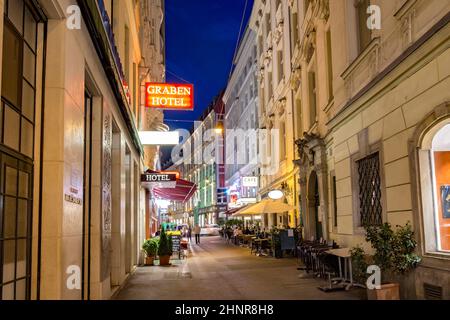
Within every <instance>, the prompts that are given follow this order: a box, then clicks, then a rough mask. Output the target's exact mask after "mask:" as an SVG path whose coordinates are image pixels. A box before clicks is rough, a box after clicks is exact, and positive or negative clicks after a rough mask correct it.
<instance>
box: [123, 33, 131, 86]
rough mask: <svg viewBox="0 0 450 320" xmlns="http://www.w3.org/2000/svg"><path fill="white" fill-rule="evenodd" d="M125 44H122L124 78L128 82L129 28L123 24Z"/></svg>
mask: <svg viewBox="0 0 450 320" xmlns="http://www.w3.org/2000/svg"><path fill="white" fill-rule="evenodd" d="M124 41H125V46H124V53H125V79H126V81H127V82H128V84H129V83H130V29H128V27H127V26H125V40H124Z"/></svg>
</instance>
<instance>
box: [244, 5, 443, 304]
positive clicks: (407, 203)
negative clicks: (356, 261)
mask: <svg viewBox="0 0 450 320" xmlns="http://www.w3.org/2000/svg"><path fill="white" fill-rule="evenodd" d="M369 4H370V5H374V6H376V7H375V9H374V8H373V7H372V9H373V11H369V12H367V7H366V5H369ZM378 9H380V11H379V12H378ZM449 11H450V1H448V0H445V1H440V0H430V1H425V0H395V1H392V0H376V1H375V0H374V1H370V2H369V1H357V2H355V1H350V0H333V1H327V0H311V1H296V0H293V1H286V2H284V1H276V0H267V1H255V5H254V8H253V12H252V16H251V19H250V25H251V27H252V28H253V29H254V30H255V32H256V34H257V39H256V43H257V45H258V57H259V59H258V62H259V77H260V78H259V79H260V84H259V90H260V100H261V107H260V123H261V125H262V126H264V125H266V126H267V127H269V128H270V127H271V126H272V125H275V124H278V123H282V121H283V119H284V118H283V112H279V111H282V110H283V107H281V110H280V107H277V102H280V98H281V99H282V100H281V101H285V103H283V105H284V104H285V106H286V112H285V113H284V114H285V115H286V117H287V118H286V119H289V117H291V118H292V120H286V125H287V127H286V128H287V130H286V132H287V136H286V140H287V145H286V156H287V159H289V162H291V160H295V161H294V163H295V165H296V168H297V169H296V170H298V171H297V172H298V173H296V178H295V183H296V188H295V189H296V192H295V197H294V198H298V200H299V202H298V203H296V206H297V207H298V208H299V211H300V219H301V221H302V224H303V226H304V236H305V237H306V238H307V239H310V238H315V239H318V238H324V239H327V240H334V241H336V242H337V243H338V244H339V245H340V246H341V247H352V246H355V245H357V244H362V245H363V247H365V248H366V249H367V250H369V252H370V250H371V248H370V245H369V244H368V243H366V242H365V232H364V228H362V226H361V220H362V219H369V220H370V219H372V220H370V221H378V223H379V222H389V223H391V225H393V226H396V225H405V224H406V223H407V222H410V223H411V224H412V226H413V228H414V231H415V233H416V236H417V240H418V243H419V248H418V253H419V254H420V255H421V257H422V263H421V264H420V266H419V267H418V268H417V269H416V271H415V272H414V273H413V274H412V275H411V276H410V277H408V278H406V279H404V280H403V282H404V286H403V293H402V294H403V296H404V297H410V298H411V297H417V298H426V297H429V296H430V294H433V292H441V297H442V298H447V299H448V298H449V294H450V292H449V291H448V288H449V287H450V283H449V282H448V281H449V271H450V260H449V256H448V251H445V250H440V249H439V236H438V235H436V232H435V231H433V230H436V225H435V223H437V222H436V221H437V220H435V219H437V218H435V217H436V216H435V214H436V210H437V209H436V208H437V207H436V203H437V202H435V204H433V200H432V199H433V197H434V198H435V199H436V192H435V191H434V193H433V188H434V187H433V185H432V183H431V181H434V180H432V177H431V176H430V172H433V170H434V169H433V168H432V165H431V163H430V161H429V160H427V159H428V156H427V155H429V154H430V152H432V150H433V149H432V147H430V142H429V141H431V140H432V139H433V136H432V133H433V134H436V132H441V136H442V134H447V133H445V132H447V131H445V130H444V129H442V128H444V127H445V125H446V124H447V122H448V118H449V111H448V110H449V109H448V104H449V88H450V82H449V78H448V76H449V71H448V70H450V59H449V54H450V53H449V52H450V51H449V37H450V29H449V28H450V27H449V16H450V15H449ZM378 13H380V15H378ZM369 17H370V18H371V19H369ZM378 17H379V18H380V21H379V22H381V28H376V26H377V22H378V21H377V18H378ZM368 20H369V21H370V22H371V25H372V26H374V27H373V28H371V29H370V28H368V25H367V21H368ZM267 25H269V26H270V27H269V28H268V27H267ZM280 41H281V43H282V44H281V45H280ZM280 49H281V51H280ZM281 52H284V55H283V56H282V58H283V59H282V64H283V65H284V68H285V69H284V77H281V78H280V77H279V75H280V74H282V73H280V72H279V71H278V70H277V68H278V66H279V65H280V64H279V63H278V64H277V63H276V62H277V61H280V60H277V59H279V58H277V56H278V57H279V54H280V53H281ZM283 79H284V82H283ZM280 81H281V83H280V84H279V85H278V86H277V85H274V83H278V82H280ZM283 83H284V84H283ZM283 98H286V100H283ZM280 115H281V116H280ZM289 123H292V124H293V126H289V125H288V124H289ZM438 130H441V131H438ZM430 132H431V133H430ZM447 138H448V139H450V137H447ZM441 139H442V138H441ZM444 140H445V138H444ZM292 141H295V155H294V153H293V152H294V149H291V142H292ZM427 141H428V142H427ZM441 149H442V148H441ZM290 150H292V151H290ZM430 150H431V151H430ZM445 150H447V149H445V148H444V151H445ZM291 152H292V154H291ZM370 161H371V162H370ZM368 163H371V165H372V169H370V167H369V165H368ZM289 171H290V170H287V172H289ZM294 172H296V171H294ZM365 175H371V178H370V179H372V180H371V181H372V182H373V184H374V185H375V187H374V189H373V190H375V191H374V196H373V198H372V200H374V201H373V202H372V205H371V206H370V205H369V206H367V203H365V204H364V203H363V201H362V200H361V199H362V198H361V197H363V195H364V193H362V189H363V183H364V179H362V178H361V177H364V176H365ZM372 175H373V177H372ZM375 176H377V178H375ZM276 181H277V180H275V183H274V182H272V179H271V178H266V181H264V179H262V184H263V185H264V186H266V189H267V188H268V189H271V188H273V186H274V185H276ZM375 194H376V196H375ZM366 196H367V195H366ZM361 212H363V214H364V216H363V215H362V214H361ZM366 212H370V214H367V215H366ZM439 219H440V218H439ZM442 230H444V229H442ZM442 232H445V231H442ZM443 236H445V233H444V234H443ZM430 285H431V286H435V287H432V288H434V291H433V290H431V291H430ZM436 287H437V288H436ZM440 290H441V291H440ZM430 292H431V293H430Z"/></svg>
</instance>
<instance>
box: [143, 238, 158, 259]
mask: <svg viewBox="0 0 450 320" xmlns="http://www.w3.org/2000/svg"><path fill="white" fill-rule="evenodd" d="M158 241H159V239H158V238H151V239H147V240H145V241H144V244H143V245H142V249H143V250H144V251H145V254H146V258H145V264H146V265H150V266H151V265H153V261H154V260H155V256H156V254H157V253H158Z"/></svg>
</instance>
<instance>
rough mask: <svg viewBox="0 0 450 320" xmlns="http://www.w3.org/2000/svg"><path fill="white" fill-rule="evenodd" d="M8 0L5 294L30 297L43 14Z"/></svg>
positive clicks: (0, 227) (0, 107) (0, 245)
mask: <svg viewBox="0 0 450 320" xmlns="http://www.w3.org/2000/svg"><path fill="white" fill-rule="evenodd" d="M30 3H31V1H23V0H9V1H5V16H4V23H3V59H2V63H3V64H2V79H3V81H2V86H1V104H0V119H1V121H0V144H2V152H0V165H1V166H0V300H12V299H16V300H23V299H29V298H30V279H31V261H30V260H31V259H30V257H31V223H30V222H31V214H32V207H33V198H32V181H33V175H32V173H33V157H34V155H33V153H34V130H35V127H34V121H35V100H36V88H35V86H36V48H37V31H38V29H37V25H38V19H37V17H35V16H34V15H33V12H35V11H34V10H31V9H30V7H29V6H30Z"/></svg>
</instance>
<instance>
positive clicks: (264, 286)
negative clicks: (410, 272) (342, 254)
mask: <svg viewBox="0 0 450 320" xmlns="http://www.w3.org/2000/svg"><path fill="white" fill-rule="evenodd" d="M191 248H192V253H191V254H189V256H188V258H187V259H184V260H173V261H172V265H171V266H168V267H159V266H153V267H138V268H137V269H136V271H135V272H134V273H133V274H132V275H131V276H130V279H129V280H128V282H127V283H126V284H125V285H124V287H123V288H122V289H121V290H120V292H119V293H118V294H117V295H116V296H115V299H116V300H203V299H205V298H207V299H208V300H334V299H339V300H342V299H346V300H347V299H349V300H356V299H362V297H363V295H364V290H360V289H352V290H350V291H338V292H330V293H325V292H323V291H320V290H319V289H318V287H319V286H327V285H328V284H327V281H323V280H321V279H317V278H315V277H314V275H313V274H311V273H310V274H309V275H306V273H305V272H304V271H298V270H297V266H298V265H297V259H295V258H285V259H275V258H273V257H262V256H259V257H258V256H256V255H254V254H253V255H252V254H250V249H248V248H243V247H240V246H235V245H233V244H230V243H227V242H226V241H225V240H224V239H223V238H221V237H203V238H202V239H201V244H200V245H192V247H191Z"/></svg>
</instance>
